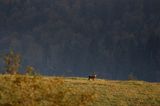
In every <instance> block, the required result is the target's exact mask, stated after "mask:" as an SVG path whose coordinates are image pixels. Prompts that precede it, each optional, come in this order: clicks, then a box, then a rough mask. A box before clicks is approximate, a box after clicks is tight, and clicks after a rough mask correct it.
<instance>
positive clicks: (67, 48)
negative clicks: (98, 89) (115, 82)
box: [0, 0, 160, 82]
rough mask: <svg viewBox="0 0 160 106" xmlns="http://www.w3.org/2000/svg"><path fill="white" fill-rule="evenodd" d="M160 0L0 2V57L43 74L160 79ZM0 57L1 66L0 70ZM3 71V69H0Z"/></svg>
mask: <svg viewBox="0 0 160 106" xmlns="http://www.w3.org/2000/svg"><path fill="white" fill-rule="evenodd" d="M159 5H160V1H159V0H0V55H3V54H5V53H6V52H8V51H9V50H10V49H13V50H14V51H16V52H18V53H20V54H21V55H22V56H23V60H22V67H21V69H22V70H23V68H24V67H23V66H25V65H26V64H28V65H33V66H34V67H36V68H37V70H39V73H42V74H45V75H65V76H87V75H88V74H90V73H93V72H95V73H97V77H99V78H106V79H121V80H125V79H127V78H128V75H129V74H131V73H132V74H133V75H134V76H136V78H137V79H139V80H145V81H153V82H157V81H160V77H159V76H160V11H159V10H160V6H159ZM2 60H3V59H2V58H0V67H2V66H3V64H4V63H3V61H2ZM1 71H3V69H1Z"/></svg>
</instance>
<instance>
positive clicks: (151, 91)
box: [0, 75, 160, 106]
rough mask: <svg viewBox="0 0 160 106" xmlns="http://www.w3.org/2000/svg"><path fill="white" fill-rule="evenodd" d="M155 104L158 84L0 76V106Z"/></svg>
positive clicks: (159, 89)
mask: <svg viewBox="0 0 160 106" xmlns="http://www.w3.org/2000/svg"><path fill="white" fill-rule="evenodd" d="M110 105H112V106H159V105H160V83H148V82H144V81H112V80H111V81H109V80H100V79H97V80H95V81H88V80H87V79H86V78H63V77H42V76H24V75H0V106H110Z"/></svg>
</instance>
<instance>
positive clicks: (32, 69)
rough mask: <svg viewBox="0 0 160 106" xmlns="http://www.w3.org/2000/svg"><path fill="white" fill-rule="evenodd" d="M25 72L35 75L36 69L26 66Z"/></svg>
mask: <svg viewBox="0 0 160 106" xmlns="http://www.w3.org/2000/svg"><path fill="white" fill-rule="evenodd" d="M25 72H26V74H27V75H35V74H36V70H35V68H34V67H32V66H27V67H26V69H25Z"/></svg>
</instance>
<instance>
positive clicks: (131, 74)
mask: <svg viewBox="0 0 160 106" xmlns="http://www.w3.org/2000/svg"><path fill="white" fill-rule="evenodd" d="M128 80H137V77H135V76H134V75H133V73H130V74H129V75H128Z"/></svg>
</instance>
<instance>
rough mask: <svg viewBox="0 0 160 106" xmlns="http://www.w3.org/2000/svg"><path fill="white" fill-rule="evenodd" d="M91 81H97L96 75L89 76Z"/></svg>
mask: <svg viewBox="0 0 160 106" xmlns="http://www.w3.org/2000/svg"><path fill="white" fill-rule="evenodd" d="M90 79H92V80H95V79H96V74H94V75H89V76H88V80H90Z"/></svg>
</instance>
